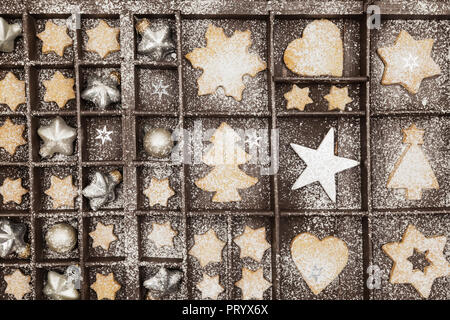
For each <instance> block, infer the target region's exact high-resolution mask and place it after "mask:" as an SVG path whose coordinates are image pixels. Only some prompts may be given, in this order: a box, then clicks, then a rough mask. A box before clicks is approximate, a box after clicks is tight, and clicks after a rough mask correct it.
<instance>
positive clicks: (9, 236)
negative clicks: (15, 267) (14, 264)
mask: <svg viewBox="0 0 450 320" xmlns="http://www.w3.org/2000/svg"><path fill="white" fill-rule="evenodd" d="M26 230H27V227H26V225H25V224H23V223H12V222H11V221H9V220H7V219H1V220H0V257H2V258H5V257H6V256H8V255H9V254H11V253H13V252H15V253H17V254H19V255H24V256H25V251H26V249H27V244H26V243H25V241H24V240H23V237H24V236H25V232H26Z"/></svg>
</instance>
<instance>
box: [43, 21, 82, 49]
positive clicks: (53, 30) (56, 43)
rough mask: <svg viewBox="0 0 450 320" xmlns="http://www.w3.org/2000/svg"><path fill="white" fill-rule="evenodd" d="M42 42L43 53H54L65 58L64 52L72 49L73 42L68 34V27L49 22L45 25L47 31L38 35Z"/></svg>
mask: <svg viewBox="0 0 450 320" xmlns="http://www.w3.org/2000/svg"><path fill="white" fill-rule="evenodd" d="M37 37H38V38H39V39H41V40H42V53H49V52H54V53H56V54H57V55H59V56H61V57H62V56H64V50H66V48H67V47H70V46H71V45H72V43H73V40H72V38H71V37H69V35H68V34H67V26H58V25H57V24H54V23H53V22H52V21H50V20H48V21H47V22H46V23H45V30H44V31H43V32H41V33H38V34H37Z"/></svg>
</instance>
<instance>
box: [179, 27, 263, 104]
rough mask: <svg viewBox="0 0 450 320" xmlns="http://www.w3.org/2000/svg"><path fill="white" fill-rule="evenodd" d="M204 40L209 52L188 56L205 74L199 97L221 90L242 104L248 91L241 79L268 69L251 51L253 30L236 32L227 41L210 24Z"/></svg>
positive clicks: (220, 29)
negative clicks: (245, 91) (220, 88)
mask: <svg viewBox="0 0 450 320" xmlns="http://www.w3.org/2000/svg"><path fill="white" fill-rule="evenodd" d="M205 37H206V48H196V49H194V50H193V51H192V52H189V53H188V54H186V59H188V60H189V61H190V62H191V63H192V66H193V67H194V68H197V69H202V70H203V74H202V75H201V76H200V77H199V78H198V80H197V84H198V95H199V96H202V95H206V94H213V93H214V92H215V91H216V89H217V88H218V87H222V88H223V89H224V92H225V95H226V96H231V97H233V98H234V99H235V100H237V101H241V99H242V91H244V89H245V85H244V82H243V81H242V77H243V76H244V75H250V76H252V77H254V76H256V74H257V73H258V72H260V71H263V70H265V69H266V63H265V62H264V61H262V60H261V58H260V57H259V56H258V55H257V54H252V53H249V51H248V49H249V48H250V46H251V45H252V41H251V39H250V37H251V32H250V30H247V31H244V32H242V31H235V32H234V34H233V36H231V37H230V38H228V37H227V36H226V35H225V33H224V31H223V29H222V28H219V27H216V26H214V25H212V24H210V25H209V26H208V30H207V31H206V34H205Z"/></svg>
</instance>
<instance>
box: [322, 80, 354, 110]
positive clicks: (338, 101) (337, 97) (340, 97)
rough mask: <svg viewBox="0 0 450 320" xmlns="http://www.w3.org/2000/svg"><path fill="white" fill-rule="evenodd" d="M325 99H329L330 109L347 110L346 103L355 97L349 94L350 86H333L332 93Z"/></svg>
mask: <svg viewBox="0 0 450 320" xmlns="http://www.w3.org/2000/svg"><path fill="white" fill-rule="evenodd" d="M324 98H325V100H327V101H328V110H336V109H337V110H341V111H344V110H345V105H346V104H348V103H350V102H352V101H353V99H352V98H350V97H349V96H348V88H347V87H344V88H338V87H335V86H332V87H331V90H330V93H329V94H327V95H326V96H325V97H324Z"/></svg>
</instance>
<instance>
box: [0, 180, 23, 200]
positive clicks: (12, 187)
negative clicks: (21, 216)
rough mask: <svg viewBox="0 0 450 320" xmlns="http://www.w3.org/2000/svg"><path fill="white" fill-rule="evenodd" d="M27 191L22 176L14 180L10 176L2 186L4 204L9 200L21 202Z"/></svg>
mask: <svg viewBox="0 0 450 320" xmlns="http://www.w3.org/2000/svg"><path fill="white" fill-rule="evenodd" d="M27 193H28V190H27V189H25V188H23V187H22V178H18V179H15V180H12V179H10V178H9V177H8V178H6V179H5V180H4V181H3V185H1V186H0V194H1V195H2V197H3V204H7V203H8V202H15V203H16V204H21V203H22V196H23V195H24V194H27Z"/></svg>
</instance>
